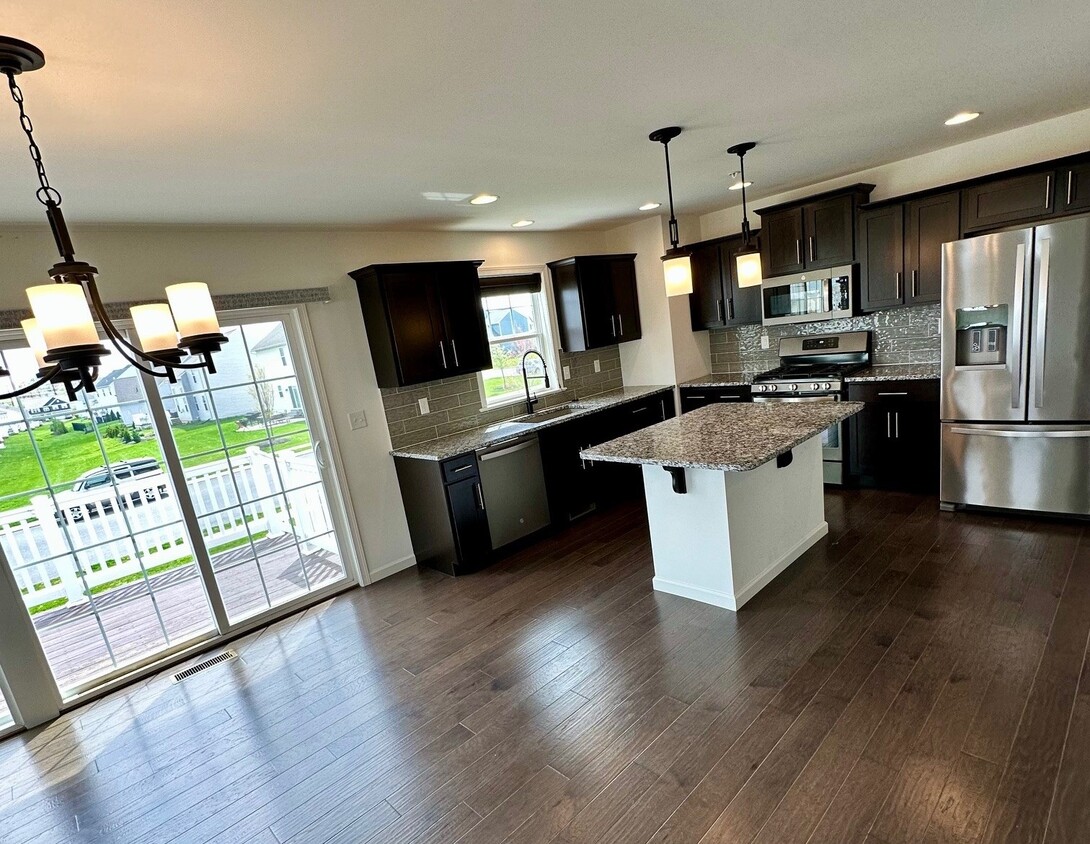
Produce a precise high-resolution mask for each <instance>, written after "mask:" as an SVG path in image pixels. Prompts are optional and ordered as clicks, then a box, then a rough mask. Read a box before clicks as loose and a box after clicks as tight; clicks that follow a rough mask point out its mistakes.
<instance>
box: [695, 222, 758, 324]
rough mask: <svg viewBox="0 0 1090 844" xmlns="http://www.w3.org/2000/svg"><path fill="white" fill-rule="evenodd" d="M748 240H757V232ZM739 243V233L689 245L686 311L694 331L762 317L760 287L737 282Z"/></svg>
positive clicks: (752, 321)
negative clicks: (690, 287) (689, 288)
mask: <svg viewBox="0 0 1090 844" xmlns="http://www.w3.org/2000/svg"><path fill="white" fill-rule="evenodd" d="M750 242H751V243H757V244H759V243H760V238H759V236H758V233H757V232H754V233H752V234H751V235H750ZM742 247H743V240H742V236H741V235H732V236H731V237H725V238H717V239H716V240H709V241H704V242H703V243H697V244H695V245H693V246H692V247H690V248H691V249H692V257H691V260H692V267H693V292H692V295H691V296H690V297H689V313H690V317H691V320H692V325H693V331H702V330H704V329H707V328H730V327H732V326H735V325H752V324H754V323H759V322H760V321H761V288H760V287H739V286H738V281H737V267H736V264H735V256H736V255H737V254H738V251H739V250H741V249H742Z"/></svg>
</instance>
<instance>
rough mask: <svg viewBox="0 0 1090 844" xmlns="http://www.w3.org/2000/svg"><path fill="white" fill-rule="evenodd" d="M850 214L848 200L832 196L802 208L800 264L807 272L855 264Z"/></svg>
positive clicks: (853, 236)
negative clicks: (803, 237)
mask: <svg viewBox="0 0 1090 844" xmlns="http://www.w3.org/2000/svg"><path fill="white" fill-rule="evenodd" d="M853 210H854V203H853V201H852V197H850V196H834V197H833V198H832V199H825V200H822V201H821V202H812V203H810V204H809V205H805V206H803V234H804V235H805V236H806V241H805V242H804V243H803V260H804V261H805V263H806V268H807V269H813V268H815V267H832V266H836V265H837V264H850V263H851V262H852V261H854V260H855V224H854V221H853V219H852V212H853Z"/></svg>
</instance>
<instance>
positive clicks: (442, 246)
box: [0, 208, 657, 573]
mask: <svg viewBox="0 0 1090 844" xmlns="http://www.w3.org/2000/svg"><path fill="white" fill-rule="evenodd" d="M71 213H72V216H75V209H74V208H73V210H72V212H71ZM73 234H74V238H75V242H76V246H77V254H78V256H79V257H80V258H81V259H84V260H87V261H88V262H90V263H93V264H95V265H96V266H97V267H98V268H99V269H100V270H101V273H102V275H101V278H100V281H101V285H102V289H103V292H104V294H105V297H106V299H107V300H108V301H124V300H130V299H148V298H157V297H158V298H161V297H162V288H163V286H164V285H166V284H170V283H173V282H176V281H206V282H208V283H209V284H210V285H212V287H213V289H214V290H215V291H216V292H218V293H243V292H250V291H260V290H275V289H284V288H295V287H316V286H328V287H329V288H330V290H331V292H332V301H331V302H329V303H328V304H324V305H323V304H315V305H308V306H307V312H308V316H309V319H310V322H311V325H312V326H313V329H314V337H315V345H316V350H315V351H316V355H317V364H318V366H319V368H320V370H321V375H322V378H323V382H324V384H325V390H326V394H327V396H328V399H329V405H330V412H331V414H332V417H333V418H332V420H331V421H332V426H333V429H334V434H335V436H336V438H337V441H338V444H339V446H340V451H341V457H342V459H343V465H344V466H345V469H346V473H347V478H346V481H347V485H348V493H349V496H350V506H351V508H352V510H353V511H354V513H355V515H356V519H357V523H358V525H359V528H360V532H361V534H362V538H363V545H364V552H365V554H366V557H367V563H368V567H369V568H370V570H371V571H372V572H380V573H382V571H383V569H387V570H390V569H392V568H396V567H397V565H398V564H399V563H403V562H404V561H405V560H406V558H408V557H409V556H410V555H411V554H412V546H411V544H410V542H409V536H408V530H407V528H406V525H405V515H404V509H403V507H402V503H401V497H400V495H399V494H398V485H397V478H396V476H395V474H394V466H393V460H392V458H391V457H390V456H389V454H388V451H389V449H390V436H389V432H388V430H387V427H386V422H385V415H384V413H383V406H382V399H381V397H380V395H379V390H378V386H377V384H376V382H375V373H374V368H373V366H372V364H371V356H370V352H369V350H368V346H367V339H366V335H365V333H364V327H363V318H362V316H361V312H360V306H359V301H358V299H357V298H356V292H355V288H354V286H353V283H352V281H351V279H349V278H348V277H347V276H346V275H345V273H346V272H347V271H349V270H353V269H356V268H357V267H362V266H364V265H366V264H371V263H377V262H385V261H417V260H420V261H427V260H439V259H455V260H456V259H484V260H485V262H486V266H495V267H503V266H526V265H538V264H544V263H545V262H546V261H551V260H555V259H558V258H564V257H567V256H568V255H573V254H579V253H584V254H586V253H593V252H595V251H602V249H601V246H600V242H601V240H602V235H601V234H597V235H591V234H580V233H548V232H541V233H529V232H520V233H517V234H516V233H512V234H506V233H501V234H485V233H480V234H466V233H408V232H398V233H389V232H372V231H357V230H347V229H340V230H336V229H335V230H306V229H246V228H231V227H218V228H189V227H166V226H163V227H155V226H139V227H136V226H121V227H114V226H109V227H105V226H104V227H99V226H90V227H78V226H77V227H75V228H74V232H73ZM54 260H55V248H54V246H53V243H52V240H51V238H50V236H49V232H48V230H47V229H45V228H44V227H6V228H2V229H0V309H8V308H23V307H26V299H25V296H24V294H23V289H24V288H25V287H27V286H28V285H30V284H41V283H43V282H45V281H46V280H47V279H46V276H45V270H46V269H47V268H48V267H49V266H50V265H51V264H52V263H53V262H54ZM656 260H657V258H656ZM630 345H631V344H630ZM357 410H363V411H365V412H366V413H367V419H368V426H367V427H366V428H364V429H361V430H357V431H353V430H351V428H350V426H349V425H348V414H349V413H350V412H353V411H357Z"/></svg>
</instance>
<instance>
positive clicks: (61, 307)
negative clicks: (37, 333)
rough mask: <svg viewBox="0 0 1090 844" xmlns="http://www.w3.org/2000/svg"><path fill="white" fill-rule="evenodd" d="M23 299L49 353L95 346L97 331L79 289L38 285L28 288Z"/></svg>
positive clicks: (84, 296)
mask: <svg viewBox="0 0 1090 844" xmlns="http://www.w3.org/2000/svg"><path fill="white" fill-rule="evenodd" d="M26 295H27V299H29V300H30V310H31V311H33V312H34V318H35V319H36V320H37V321H38V328H40V329H41V332H42V336H43V337H44V338H45V344H46V347H47V348H48V349H49V351H50V352H56V351H58V350H59V349H68V348H71V347H73V346H97V345H99V342H100V341H99V337H98V331H97V330H96V329H95V323H94V320H93V319H91V309H90V308H89V307H88V306H87V297H86V295H84V292H83V287H81V286H80V285H78V284H41V285H38V286H36V287H28V288H27V291H26Z"/></svg>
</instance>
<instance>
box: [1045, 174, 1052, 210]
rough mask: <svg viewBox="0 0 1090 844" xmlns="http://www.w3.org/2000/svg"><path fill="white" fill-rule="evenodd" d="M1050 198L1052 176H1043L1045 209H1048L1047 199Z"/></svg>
mask: <svg viewBox="0 0 1090 844" xmlns="http://www.w3.org/2000/svg"><path fill="white" fill-rule="evenodd" d="M1051 196H1052V174H1051V173H1049V174H1048V175H1047V176H1045V208H1048V200H1049V197H1051Z"/></svg>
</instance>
